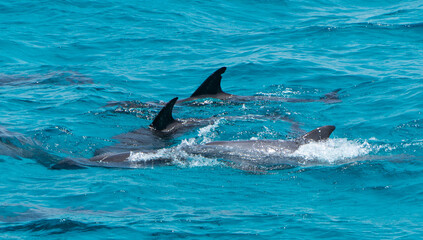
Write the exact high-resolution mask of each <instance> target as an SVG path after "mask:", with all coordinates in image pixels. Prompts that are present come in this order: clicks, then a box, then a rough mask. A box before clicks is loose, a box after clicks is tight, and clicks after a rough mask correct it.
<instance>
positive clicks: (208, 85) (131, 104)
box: [105, 67, 341, 108]
mask: <svg viewBox="0 0 423 240" xmlns="http://www.w3.org/2000/svg"><path fill="white" fill-rule="evenodd" d="M225 71H226V67H221V68H219V69H218V70H216V71H215V72H214V73H212V74H211V75H210V76H209V77H208V78H207V79H206V80H204V82H203V83H202V84H201V85H200V86H199V87H198V88H197V89H196V90H195V91H194V93H193V94H191V96H190V97H188V98H185V99H181V100H178V101H177V102H176V104H190V102H192V101H195V100H198V99H205V98H214V99H220V100H223V101H226V102H232V103H237V102H241V103H242V102H250V101H275V102H293V103H295V102H324V103H337V102H340V101H341V100H340V99H339V97H338V92H339V91H341V89H336V90H334V91H332V92H330V93H327V94H325V95H324V96H322V97H320V98H319V99H301V98H284V97H272V96H240V95H234V94H230V93H226V92H224V91H223V90H222V87H221V81H222V74H223V73H225ZM116 105H119V106H122V107H125V108H142V107H150V106H155V105H157V103H141V102H138V101H118V102H109V103H108V104H107V105H105V107H111V106H116Z"/></svg>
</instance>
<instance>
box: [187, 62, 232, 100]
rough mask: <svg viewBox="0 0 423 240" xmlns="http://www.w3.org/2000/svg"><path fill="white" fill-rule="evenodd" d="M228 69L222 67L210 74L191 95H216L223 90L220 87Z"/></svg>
mask: <svg viewBox="0 0 423 240" xmlns="http://www.w3.org/2000/svg"><path fill="white" fill-rule="evenodd" d="M225 71H226V67H221V68H219V69H218V70H216V71H215V72H214V73H213V74H212V75H210V76H209V77H208V78H207V79H206V80H205V81H204V82H203V83H202V84H201V85H200V87H198V88H197V90H195V92H194V93H193V94H192V95H191V97H196V96H201V95H214V94H218V93H221V92H223V91H222V88H221V87H220V81H221V80H222V74H223V73H224V72H225Z"/></svg>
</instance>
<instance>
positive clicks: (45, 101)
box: [0, 0, 423, 239]
mask: <svg viewBox="0 0 423 240" xmlns="http://www.w3.org/2000/svg"><path fill="white" fill-rule="evenodd" d="M422 16H423V3H422V2H421V1H418V0H408V1H407V0H406V1H391V0H388V1H363V0H353V1H351V0H349V1H347V0H329V1H319V0H310V1H290V0H286V1H278V0H275V1H272V0H268V1H267V0H262V1H249V0H245V1H244V0H235V1H220V0H219V1H160V2H158V1H153V2H152V1H131V0H129V1H112V0H106V1H94V0H91V1H80V0H65V1H62V0H61V1H48V0H46V1H27V0H22V1H0V125H1V131H0V132H1V138H0V139H1V141H2V143H3V144H10V143H12V146H16V147H17V149H18V150H19V149H20V148H25V147H26V145H27V143H28V142H34V143H35V144H36V145H38V146H39V148H36V149H35V148H34V149H30V151H31V155H30V156H27V157H24V158H19V157H16V158H15V157H12V156H7V154H6V151H7V149H2V148H1V146H0V154H3V155H1V156H0V176H1V183H0V189H1V191H0V238H5V239H7V238H11V239H38V238H40V239H73V238H79V239H93V238H99V239H128V238H139V239H179V238H185V239H210V238H219V239H249V238H254V239H281V238H287V239H322V238H325V239H394V238H395V239H419V238H422V237H423V228H422V227H421V226H422V225H423V162H422V159H423V131H422V130H423V116H422V110H423V18H422ZM222 66H226V67H227V71H226V72H225V73H224V75H223V79H222V88H223V90H224V91H226V92H229V93H233V94H237V95H262V96H276V97H285V98H300V99H310V98H311V99H319V98H320V97H321V96H323V95H324V94H325V93H329V92H331V91H333V90H335V89H338V88H340V89H341V91H340V92H339V98H340V100H341V102H338V103H323V102H296V103H294V102H272V101H253V102H246V103H240V104H228V103H225V102H222V101H219V100H213V99H206V100H198V101H197V102H196V104H195V105H194V106H176V107H175V109H174V116H175V117H176V118H181V119H184V118H209V117H212V116H213V117H217V118H221V119H220V120H218V121H216V122H215V123H211V124H209V125H206V126H202V127H197V128H194V129H192V130H190V131H188V132H186V133H185V134H183V135H181V136H178V137H176V138H175V139H173V140H172V141H171V142H170V147H169V148H166V149H163V150H162V152H161V153H160V154H167V155H170V156H173V157H174V161H173V162H172V164H170V165H167V166H152V167H144V168H132V169H127V168H101V167H88V168H86V169H81V170H51V169H49V168H48V166H47V165H48V163H49V162H48V161H47V160H46V157H45V155H43V153H44V152H48V153H49V154H51V155H55V156H57V157H58V159H63V158H89V157H91V156H93V154H94V152H95V150H96V149H100V148H103V147H106V146H110V145H112V144H114V143H115V140H113V138H112V137H113V136H115V135H118V134H122V133H127V132H130V131H132V130H135V129H138V128H142V127H146V126H148V125H149V124H150V123H151V121H152V119H153V118H154V116H155V115H156V114H157V113H158V111H159V110H160V107H157V106H154V105H148V104H141V103H151V102H154V103H157V102H167V101H169V100H170V99H172V98H173V97H180V98H186V97H189V96H190V95H191V94H192V93H193V92H194V91H195V89H196V88H197V87H198V86H199V85H200V84H201V82H202V81H203V80H204V79H206V78H207V76H208V75H210V74H211V73H212V72H213V71H215V70H216V69H218V68H220V67H222ZM120 101H132V102H133V103H137V104H138V105H139V106H138V107H135V108H133V107H128V106H124V105H113V106H112V105H110V103H113V102H120ZM108 104H109V105H108ZM227 116H231V117H233V118H225V117H227ZM248 116H258V117H248ZM287 118H288V119H290V121H288V122H287V121H284V119H287ZM291 122H295V123H297V124H299V126H300V128H301V131H310V130H312V129H314V128H317V127H319V126H323V125H335V126H336V130H335V131H334V133H333V134H332V136H331V139H330V140H329V141H327V142H323V143H311V144H307V145H304V146H302V147H301V148H300V149H299V150H298V151H297V152H296V153H295V154H296V157H298V158H299V159H301V161H300V163H299V164H298V165H297V166H294V167H293V168H289V169H273V168H270V167H268V168H265V167H264V168H260V169H255V170H254V169H253V170H249V169H244V168H240V167H236V166H231V165H228V164H226V163H227V162H225V159H218V158H204V157H199V156H189V157H186V156H185V155H184V153H183V152H182V150H180V146H185V145H193V144H201V143H206V142H210V141H222V140H249V139H286V138H292V137H293V136H298V134H299V133H298V132H293V131H292V124H291ZM2 146H3V145H2ZM1 151H3V152H1ZM163 152H164V153H163ZM9 155H10V154H9ZM145 157H146V156H144V155H141V156H140V155H136V154H134V155H132V156H131V159H132V160H135V161H136V160H142V159H143V158H145ZM257 161H260V158H258V159H257ZM310 163H313V164H310Z"/></svg>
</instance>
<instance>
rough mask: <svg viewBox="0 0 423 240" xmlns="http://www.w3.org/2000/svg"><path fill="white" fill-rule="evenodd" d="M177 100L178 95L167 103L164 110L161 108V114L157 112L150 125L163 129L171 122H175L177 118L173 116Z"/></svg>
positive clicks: (156, 128) (159, 129)
mask: <svg viewBox="0 0 423 240" xmlns="http://www.w3.org/2000/svg"><path fill="white" fill-rule="evenodd" d="M177 100H178V98H177V97H176V98H174V99H172V100H170V101H169V102H168V103H166V105H165V106H164V107H163V108H162V110H160V112H159V114H157V116H156V117H155V118H154V120H153V122H152V123H151V125H150V127H151V128H153V129H155V130H158V131H161V130H163V129H166V128H167V126H169V124H171V123H173V122H175V119H173V117H172V110H173V106H174V105H175V103H176V101H177Z"/></svg>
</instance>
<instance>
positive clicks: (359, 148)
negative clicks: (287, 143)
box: [291, 138, 372, 164]
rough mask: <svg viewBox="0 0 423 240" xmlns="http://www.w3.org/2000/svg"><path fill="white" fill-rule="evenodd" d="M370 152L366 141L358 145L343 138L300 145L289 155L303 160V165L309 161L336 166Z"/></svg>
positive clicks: (356, 142)
mask: <svg viewBox="0 0 423 240" xmlns="http://www.w3.org/2000/svg"><path fill="white" fill-rule="evenodd" d="M371 151H372V147H371V145H370V144H369V143H368V142H367V141H364V142H362V143H360V142H358V141H351V140H347V139H345V138H338V139H328V140H327V141H324V142H311V143H308V144H305V145H302V146H300V147H299V148H298V150H297V151H295V152H294V153H292V154H291V155H292V157H299V158H303V159H304V160H305V161H304V164H307V162H309V161H318V162H321V163H327V164H336V163H342V162H346V160H349V159H353V158H356V157H360V156H363V155H367V154H369V153H370V152H371Z"/></svg>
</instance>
